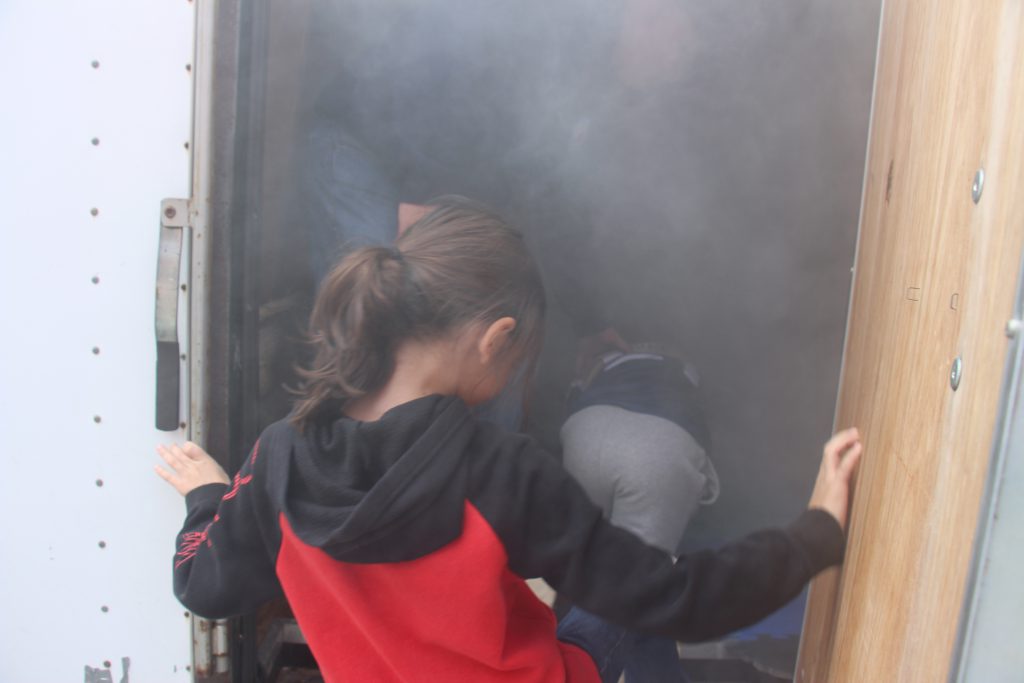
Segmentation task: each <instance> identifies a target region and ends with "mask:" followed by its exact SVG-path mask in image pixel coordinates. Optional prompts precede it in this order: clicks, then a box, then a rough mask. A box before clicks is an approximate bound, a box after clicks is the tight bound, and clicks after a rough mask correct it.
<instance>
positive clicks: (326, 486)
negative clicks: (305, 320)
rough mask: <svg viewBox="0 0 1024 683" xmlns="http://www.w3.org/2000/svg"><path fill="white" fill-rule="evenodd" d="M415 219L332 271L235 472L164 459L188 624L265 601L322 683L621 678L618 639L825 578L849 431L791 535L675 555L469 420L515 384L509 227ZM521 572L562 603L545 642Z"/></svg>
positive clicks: (441, 206)
mask: <svg viewBox="0 0 1024 683" xmlns="http://www.w3.org/2000/svg"><path fill="white" fill-rule="evenodd" d="M432 205H434V206H436V208H435V209H434V210H433V211H432V212H430V213H429V214H428V215H426V216H425V217H424V218H423V219H421V220H420V221H419V222H417V223H416V224H414V225H413V226H412V227H410V228H409V229H408V230H406V231H405V232H404V233H403V234H402V235H401V236H400V237H399V238H398V240H397V242H396V244H395V246H393V247H367V248H364V249H361V250H358V251H355V252H353V253H351V254H349V255H348V256H347V257H346V258H345V259H344V260H343V261H342V262H341V263H339V264H338V265H337V266H336V267H335V268H334V269H333V270H332V271H331V272H330V273H329V274H328V276H327V277H326V279H325V280H324V281H323V283H322V284H321V289H320V292H319V294H318V296H317V301H316V304H315V306H314V310H313V314H312V317H311V325H310V327H311V335H312V340H313V342H314V345H315V349H316V351H315V357H314V359H313V361H312V362H311V364H310V365H309V367H307V368H306V369H305V370H304V372H303V377H304V381H303V385H302V387H301V393H300V396H299V399H298V400H297V402H296V405H295V408H294V410H293V411H292V413H291V415H289V417H288V418H287V419H285V420H283V421H281V422H278V423H275V424H273V425H271V426H270V427H268V428H267V429H266V430H265V431H264V432H263V434H262V435H261V437H260V439H259V441H258V442H257V443H256V445H255V447H254V448H253V451H252V455H251V456H250V458H249V459H248V460H247V461H246V463H245V464H244V466H243V467H242V469H241V471H240V472H238V473H237V474H236V475H235V476H234V478H229V477H228V476H227V475H226V474H225V473H224V472H223V470H221V469H220V468H219V466H218V465H217V464H216V462H215V461H214V460H213V459H212V458H211V457H210V456H209V455H207V454H206V453H204V452H203V451H202V449H200V448H199V447H198V446H196V445H194V444H185V446H184V447H178V446H172V447H169V448H162V449H161V455H162V457H163V458H164V460H165V461H166V463H167V465H168V466H169V468H170V469H169V471H168V470H164V469H161V468H157V469H158V472H159V473H160V474H161V476H163V477H164V478H165V479H166V480H167V481H168V482H170V483H171V484H172V485H174V486H175V488H177V489H178V491H180V492H181V493H182V494H185V501H186V505H187V510H188V511H187V517H186V520H185V525H184V527H183V529H182V531H181V533H180V534H179V537H178V549H177V554H176V555H175V558H174V590H175V593H176V594H177V596H178V598H179V599H180V600H181V601H182V603H183V604H184V605H185V606H186V607H188V608H189V609H191V610H193V611H194V612H195V613H196V614H198V615H201V616H205V617H210V618H221V617H228V616H233V615H239V614H244V613H247V612H252V611H254V610H255V609H256V608H257V607H258V606H260V605H261V604H262V603H264V602H266V601H268V600H270V599H271V598H274V597H277V596H279V595H281V594H282V593H283V594H284V595H285V596H287V598H288V601H289V603H290V604H291V607H292V609H293V611H294V613H295V617H296V619H297V620H298V623H299V626H300V628H301V629H302V631H303V633H304V635H305V637H306V640H307V641H308V643H309V645H310V648H311V649H312V651H313V654H314V656H315V657H316V659H317V662H318V664H319V666H320V669H321V672H322V674H323V676H324V679H325V680H326V681H342V680H344V681H472V682H474V683H487V682H491V681H493V682H495V683H498V682H501V683H505V682H522V683H527V682H529V683H537V682H541V681H544V682H550V683H556V682H562V681H571V682H573V683H576V682H581V683H583V682H585V683H596V682H597V681H599V680H600V681H614V680H617V679H618V676H619V672H620V671H621V668H622V661H623V657H624V656H625V655H626V653H624V652H622V651H621V650H622V647H621V646H622V643H624V642H627V640H628V639H623V638H622V636H621V633H624V631H621V633H620V632H619V631H617V629H620V627H621V628H622V629H632V630H639V631H644V632H649V633H653V634H660V635H664V636H668V637H671V638H675V639H677V640H688V641H695V640H702V639H708V638H714V637H717V636H720V635H723V634H725V633H728V632H730V631H732V630H735V629H737V628H740V627H743V626H746V625H748V624H751V623H754V622H756V621H758V620H759V619H761V618H762V617H764V616H765V615H767V614H769V613H770V612H772V611H774V610H775V609H776V608H778V607H780V606H782V605H783V604H785V603H786V602H787V601H789V600H790V599H791V598H792V597H794V596H795V595H797V594H798V593H799V592H800V590H801V589H802V588H803V586H804V585H805V584H806V583H807V582H808V581H809V580H810V579H811V577H812V576H814V575H815V574H816V573H817V572H819V571H821V570H822V569H824V568H826V567H828V566H830V565H834V564H837V563H839V562H840V561H841V558H842V554H843V545H844V536H843V525H844V523H845V518H846V512H847V497H848V482H849V477H850V474H851V471H852V469H853V467H854V465H855V464H856V462H857V460H858V457H859V454H860V444H859V443H858V440H857V439H858V437H857V434H856V431H855V430H848V431H846V432H842V433H841V434H839V435H837V436H836V437H834V438H833V439H832V440H831V441H830V442H829V443H828V444H827V445H826V447H825V456H824V459H823V461H822V467H821V471H820V474H819V477H818V482H817V484H816V485H815V489H814V493H813V494H812V497H811V504H810V506H809V509H808V510H807V511H806V512H805V513H803V514H802V515H801V516H800V517H799V518H797V520H796V521H795V522H794V523H793V524H791V525H790V526H789V527H788V528H786V529H778V530H767V531H761V532H757V533H754V534H751V535H750V536H747V537H746V538H743V539H741V540H739V541H737V542H735V543H733V544H731V545H728V546H725V547H723V548H720V549H718V550H716V551H711V552H704V553H698V554H693V555H688V556H684V557H680V558H679V559H678V560H677V561H673V559H672V557H671V556H670V555H669V554H668V553H666V552H664V551H662V550H659V549H657V548H654V547H652V546H649V545H646V544H645V543H644V542H642V541H641V540H640V539H638V538H637V537H635V536H633V535H632V534H630V533H629V532H627V531H624V530H621V529H618V528H616V527H614V526H612V525H611V524H609V523H608V522H607V521H605V520H604V519H602V515H601V510H600V509H599V508H598V507H596V506H595V505H593V504H592V503H591V502H590V500H589V499H588V497H587V494H586V493H584V491H583V490H582V489H581V488H580V486H579V485H578V484H577V483H576V482H575V481H574V480H573V479H572V477H570V476H569V475H568V474H567V473H566V472H565V471H564V470H563V469H562V467H561V466H560V465H559V464H558V462H557V461H556V460H555V459H553V458H552V457H550V456H548V455H547V454H545V453H544V452H543V451H542V450H541V449H540V448H539V447H538V446H537V445H536V444H535V443H534V442H533V441H531V440H530V439H529V438H527V437H524V436H519V435H514V434H509V433H505V432H503V431H502V430H501V429H499V428H498V427H496V426H494V425H492V424H490V423H487V422H482V421H478V420H477V419H476V418H474V416H473V415H472V413H471V411H470V407H471V406H474V405H478V404H480V403H481V402H483V401H486V400H488V399H489V398H491V397H493V396H494V395H496V394H497V393H498V392H499V391H500V390H501V388H502V387H503V386H504V384H505V383H506V381H507V380H508V378H509V377H510V376H512V375H513V374H515V373H516V372H517V371H518V369H519V368H520V367H523V366H524V365H526V366H527V367H532V365H533V363H534V360H535V358H536V355H537V352H538V350H539V347H540V344H541V339H542V336H543V335H542V327H543V319H544V291H543V287H542V285H541V281H540V277H539V275H538V273H537V269H536V267H535V265H534V262H533V260H532V258H531V257H530V254H529V252H528V251H527V249H526V247H525V245H524V243H523V240H522V237H521V236H520V234H519V233H518V232H516V231H515V230H513V229H512V228H510V227H508V226H507V225H506V224H504V223H503V222H502V221H501V220H500V219H499V218H497V217H496V216H494V215H493V214H491V213H490V212H489V211H487V210H486V209H484V208H483V207H480V206H478V205H476V204H474V203H472V202H470V201H468V200H464V199H460V198H442V199H440V200H436V201H435V202H432ZM531 577H543V578H544V579H545V580H546V581H547V582H548V583H549V584H550V585H551V586H553V587H554V588H555V589H556V590H557V591H558V592H559V593H560V594H561V595H563V596H565V597H566V598H568V599H569V600H570V601H571V602H572V603H573V604H574V605H577V606H578V607H579V608H581V609H580V610H579V611H578V612H577V611H572V612H570V613H569V615H568V616H567V617H566V618H565V619H564V620H563V622H562V624H561V625H559V624H557V623H556V620H555V617H554V615H553V613H552V612H551V610H550V609H549V608H548V607H547V606H546V605H544V604H543V603H541V602H540V601H539V600H537V598H535V597H534V595H533V593H532V592H531V590H530V589H529V588H528V587H527V585H526V583H525V579H527V578H531ZM584 610H585V611H584ZM590 615H596V616H597V617H600V618H601V619H597V618H595V617H591V616H590Z"/></svg>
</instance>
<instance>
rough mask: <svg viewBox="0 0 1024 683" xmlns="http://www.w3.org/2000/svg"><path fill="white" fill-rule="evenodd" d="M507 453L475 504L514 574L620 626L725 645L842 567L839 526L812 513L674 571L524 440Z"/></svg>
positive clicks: (486, 465)
mask: <svg viewBox="0 0 1024 683" xmlns="http://www.w3.org/2000/svg"><path fill="white" fill-rule="evenodd" d="M504 443H505V444H506V445H505V447H502V448H501V449H498V450H497V452H496V453H495V455H494V456H493V457H489V458H487V459H486V460H485V461H484V462H481V463H480V465H479V466H478V468H477V476H476V492H475V494H474V497H475V498H476V500H474V504H475V505H476V506H477V508H478V509H479V510H480V511H481V513H482V514H483V515H484V517H485V518H486V519H487V520H488V521H489V522H490V523H491V525H492V526H493V528H494V529H495V531H496V532H497V533H498V535H499V537H500V538H501V539H502V542H503V543H504V545H505V549H506V552H507V553H508V558H509V560H508V562H509V567H510V568H511V569H512V570H513V571H514V572H516V573H517V574H519V575H520V576H522V577H524V578H531V577H536V576H540V577H543V578H544V579H545V580H546V581H547V582H548V583H549V584H551V586H552V587H553V588H555V589H556V590H557V591H559V593H561V594H562V595H564V596H565V597H567V598H568V599H569V600H571V601H572V602H573V603H575V604H577V605H579V606H581V607H583V608H584V609H586V610H588V611H590V612H593V613H594V614H597V615H599V616H601V617H604V618H606V619H608V620H610V621H612V622H615V623H618V624H620V625H622V626H626V627H630V628H637V629H642V630H645V631H648V632H651V633H657V634H661V635H666V636H669V637H672V638H675V639H676V640H681V641H700V640H708V639H712V638H716V637H720V636H722V635H725V634H727V633H730V632H732V631H735V630H737V629H739V628H743V627H745V626H748V625H750V624H754V623H756V622H758V621H760V620H761V619H762V618H764V617H765V616H767V615H768V614H771V613H772V612H773V611H775V610H777V609H778V608H780V607H782V606H783V605H785V604H786V603H787V602H789V601H790V600H791V599H793V598H794V597H795V596H796V595H797V594H799V592H800V591H801V590H802V589H803V587H804V586H805V585H806V584H807V582H808V581H809V580H810V579H811V578H812V577H813V576H814V575H815V574H816V573H817V572H819V571H821V570H822V569H825V568H826V567H828V566H830V565H833V564H838V563H839V562H840V561H841V560H842V553H843V545H844V537H843V533H842V530H841V529H840V527H839V524H838V522H837V521H836V520H835V519H834V518H833V517H832V516H831V515H829V514H828V513H826V512H823V511H821V510H809V511H807V512H805V513H804V514H803V515H801V516H800V517H799V518H798V519H797V520H796V521H795V522H794V523H793V524H792V525H791V526H789V527H788V528H786V529H771V530H765V531H759V532H756V533H753V534H751V535H749V536H746V537H745V538H742V539H740V540H738V541H736V542H734V543H731V544H729V545H727V546H725V547H722V548H720V549H718V550H714V551H706V552H700V553H695V554H692V555H686V556H683V557H680V558H679V560H678V561H677V562H673V560H672V558H671V557H670V556H669V555H668V554H666V553H665V552H663V551H661V550H659V549H657V548H654V547H652V546H649V545H647V544H645V543H644V542H643V541H642V540H640V539H639V538H637V537H636V536H634V535H633V534H631V533H629V532H627V531H624V530H622V529H619V528H617V527H614V526H612V525H611V524H609V523H608V522H607V521H605V520H604V519H603V518H602V516H601V511H600V509H598V508H597V507H596V506H595V505H594V504H593V503H591V501H590V500H589V498H588V497H587V494H586V493H585V492H584V491H583V489H582V488H581V487H580V486H579V484H577V483H576V481H575V480H574V479H573V478H572V477H571V476H570V475H569V474H568V473H567V472H566V471H565V470H564V469H563V468H562V466H561V465H560V464H559V463H558V462H557V461H556V460H555V459H554V458H552V457H551V456H548V455H547V454H545V453H544V452H543V451H541V450H540V449H539V448H538V447H536V446H534V445H533V444H532V443H531V442H528V441H525V440H520V441H510V440H509V439H506V440H505V442H504ZM509 444H518V445H515V446H514V447H509V446H508V445H509Z"/></svg>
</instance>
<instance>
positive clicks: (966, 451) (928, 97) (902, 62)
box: [796, 0, 1024, 683]
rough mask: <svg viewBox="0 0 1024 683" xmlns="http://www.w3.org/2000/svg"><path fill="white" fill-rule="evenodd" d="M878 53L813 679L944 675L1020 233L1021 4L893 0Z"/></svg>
mask: <svg viewBox="0 0 1024 683" xmlns="http://www.w3.org/2000/svg"><path fill="white" fill-rule="evenodd" d="M878 59H879V61H878V67H877V68H878V71H877V76H876V82H875V104H874V111H873V115H872V129H871V135H870V141H869V150H868V167H867V177H866V183H865V188H864V199H863V210H862V216H861V233H860V241H859V245H858V251H857V265H856V273H855V277H854V288H853V300H852V306H851V311H850V321H849V329H848V331H847V345H846V351H845V359H844V370H843V375H842V380H841V388H840V397H839V407H838V413H837V425H836V426H837V428H841V427H846V426H849V425H856V426H858V427H860V428H861V431H862V434H863V437H864V445H865V454H864V459H863V461H862V464H861V466H860V471H859V473H858V475H857V477H858V478H857V483H856V490H855V494H854V501H853V511H852V515H851V527H850V534H849V545H848V549H847V557H846V562H845V564H844V566H843V567H842V569H840V570H833V571H831V572H828V573H826V574H823V575H822V576H820V577H819V578H818V579H817V580H815V582H814V583H813V584H812V589H811V597H810V601H809V605H808V611H807V618H806V620H805V623H804V631H803V637H802V643H801V652H800V658H799V662H798V665H797V676H796V680H797V681H801V682H819V681H835V682H843V681H850V682H857V683H860V682H862V681H886V682H888V681H929V682H931V681H944V680H946V678H947V676H948V670H949V666H950V661H951V656H952V648H953V643H954V639H955V636H956V630H957V625H958V620H959V616H960V611H961V607H962V600H963V594H964V585H965V580H966V577H967V571H968V567H969V564H970V558H971V554H972V542H973V539H974V534H975V527H976V524H977V516H978V511H979V505H980V497H981V493H982V490H983V487H984V482H985V476H986V473H987V467H988V462H989V456H990V448H991V441H992V435H993V431H994V428H995V424H996V418H997V409H998V401H999V393H1000V387H1001V382H1002V374H1003V369H1004V362H1005V358H1006V352H1007V348H1008V346H1007V339H1006V336H1005V333H1004V328H1005V325H1006V322H1007V320H1008V319H1009V317H1010V315H1011V313H1012V310H1013V295H1014V290H1015V286H1016V281H1017V277H1018V271H1019V268H1020V263H1021V250H1022V246H1024V3H1022V2H1021V1H1020V0H985V1H983V2H982V1H979V0H944V1H939V0H886V2H885V3H884V8H883V18H882V33H881V40H880V44H879V57H878ZM979 167H984V169H985V176H986V177H985V183H984V189H983V193H982V196H981V199H980V201H979V202H978V203H977V204H975V203H974V201H973V200H972V193H971V186H972V180H973V178H974V175H975V172H976V170H977V169H978V168H979ZM957 356H961V357H962V359H963V376H962V381H961V384H960V386H959V389H958V390H957V391H953V389H952V388H951V385H950V369H951V365H952V363H953V361H954V359H955V358H956V357H957Z"/></svg>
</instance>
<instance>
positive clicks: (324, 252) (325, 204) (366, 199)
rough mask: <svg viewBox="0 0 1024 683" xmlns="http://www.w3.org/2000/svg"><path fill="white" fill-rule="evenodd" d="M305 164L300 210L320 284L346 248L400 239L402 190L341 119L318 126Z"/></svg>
mask: <svg viewBox="0 0 1024 683" xmlns="http://www.w3.org/2000/svg"><path fill="white" fill-rule="evenodd" d="M299 168H300V173H301V174H302V179H301V183H300V197H301V207H300V211H301V213H302V215H303V217H304V219H305V222H306V227H307V229H308V231H309V252H310V264H311V267H312V271H313V276H314V278H316V282H317V283H318V284H319V282H320V281H321V280H323V277H324V275H326V274H327V272H328V271H329V270H330V269H331V267H332V266H333V265H334V264H335V263H336V262H337V261H338V259H339V258H340V257H341V256H342V255H343V254H344V253H345V252H347V251H349V250H351V249H354V248H357V247H365V246H374V245H380V244H391V243H392V242H393V241H394V239H395V237H396V236H397V234H398V204H399V196H398V189H397V188H396V187H395V184H394V181H393V180H392V178H391V177H390V175H389V174H388V173H387V172H385V171H384V170H383V168H382V165H381V163H380V160H379V159H377V157H376V156H375V155H374V154H373V153H372V152H370V151H369V150H368V149H366V148H365V147H364V146H363V145H362V144H361V143H360V142H359V141H358V140H356V139H355V138H354V137H352V136H351V135H349V134H348V133H347V132H346V131H345V130H344V129H342V128H341V127H340V126H339V125H338V124H337V123H334V122H332V121H327V120H321V121H318V122H316V123H315V124H313V127H312V128H311V129H310V130H309V132H308V133H307V135H306V140H305V145H304V146H303V149H302V156H301V160H300V163H299Z"/></svg>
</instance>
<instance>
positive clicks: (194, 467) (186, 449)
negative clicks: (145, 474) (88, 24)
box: [153, 441, 231, 496]
mask: <svg viewBox="0 0 1024 683" xmlns="http://www.w3.org/2000/svg"><path fill="white" fill-rule="evenodd" d="M156 450H157V453H159V454H160V457H161V458H163V460H164V462H166V463H167V464H168V466H170V468H171V470H173V471H172V472H168V471H167V470H165V469H164V468H162V467H160V466H159V465H157V466H155V467H154V468H153V469H155V470H156V473H157V474H158V475H160V477H161V478H162V479H163V480H164V481H166V482H167V483H168V484H170V485H171V486H173V487H174V488H175V489H177V490H178V493H180V494H181V495H183V496H184V495H187V494H188V493H189V492H190V491H192V490H193V489H197V488H199V487H200V486H204V485H206V484H230V483H231V478H230V477H229V476H228V475H227V472H225V471H224V469H223V468H222V467H221V466H220V465H218V464H217V461H216V460H214V459H213V458H212V457H211V456H210V454H209V453H207V452H206V451H204V450H203V449H202V448H200V447H199V446H197V445H196V444H194V443H192V442H191V441H186V442H185V445H184V446H179V445H178V444H172V445H171V446H157V448H156Z"/></svg>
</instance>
